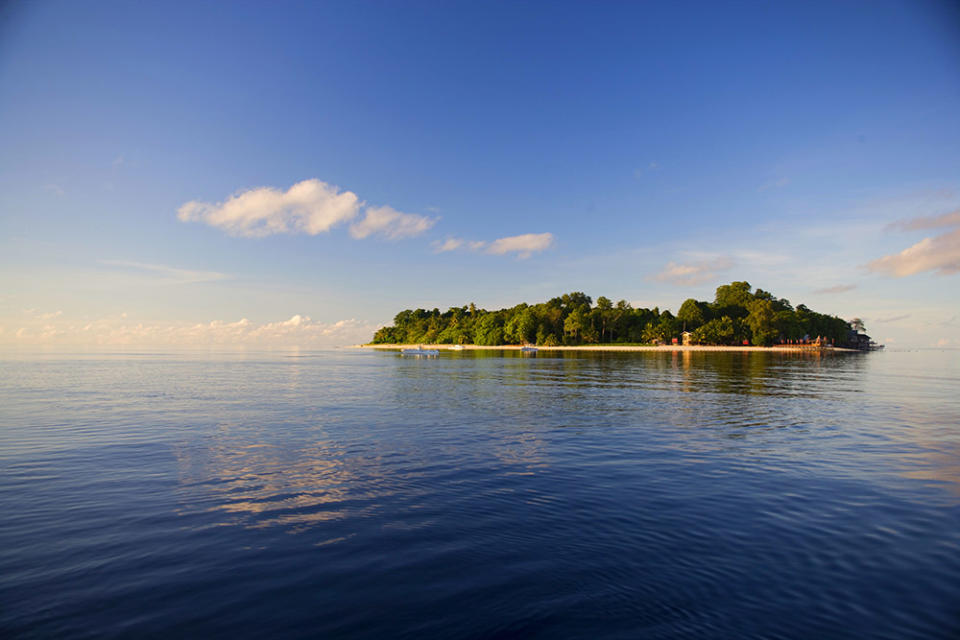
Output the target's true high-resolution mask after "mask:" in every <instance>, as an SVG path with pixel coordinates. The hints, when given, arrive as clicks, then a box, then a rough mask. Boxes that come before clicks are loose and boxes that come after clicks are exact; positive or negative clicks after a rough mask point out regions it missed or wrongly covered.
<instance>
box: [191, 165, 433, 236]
mask: <svg viewBox="0 0 960 640" xmlns="http://www.w3.org/2000/svg"><path fill="white" fill-rule="evenodd" d="M361 210H362V211H364V214H365V215H364V217H363V218H362V219H361V220H359V221H358V222H355V223H354V224H353V225H352V226H351V228H350V235H351V236H353V237H354V238H357V239H361V238H367V237H369V236H373V235H377V236H381V237H384V238H387V239H390V240H395V239H399V238H408V237H413V236H417V235H420V234H421V233H423V232H425V231H427V230H428V229H430V227H432V226H433V225H434V223H436V221H437V219H436V218H429V217H427V216H421V215H417V214H413V213H402V212H400V211H397V210H396V209H394V208H392V207H389V206H367V205H366V203H365V202H363V201H362V200H361V199H360V197H359V196H357V194H355V193H354V192H352V191H347V190H341V189H340V187H337V186H335V185H331V184H328V183H326V182H323V181H322V180H318V179H316V178H311V179H309V180H303V181H301V182H298V183H296V184H294V185H293V186H291V187H290V188H289V189H287V190H286V191H282V190H280V189H277V188H274V187H257V188H254V189H247V190H245V191H239V192H237V193H235V194H233V195H232V196H230V197H229V198H227V199H226V200H224V201H222V202H215V203H214V202H201V201H199V200H191V201H189V202H186V203H184V204H183V205H181V206H180V208H179V209H177V218H178V219H179V220H180V221H182V222H201V223H203V224H207V225H209V226H211V227H215V228H218V229H222V230H223V231H226V232H227V233H228V234H230V235H232V236H238V237H244V238H262V237H265V236H271V235H276V234H306V235H311V236H315V235H318V234H321V233H327V232H329V231H330V230H331V229H332V228H334V227H335V226H337V225H340V224H345V223H348V222H350V221H352V220H355V219H356V218H357V216H358V215H359V214H360V212H361Z"/></svg>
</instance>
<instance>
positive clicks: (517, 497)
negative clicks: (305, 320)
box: [0, 351, 960, 638]
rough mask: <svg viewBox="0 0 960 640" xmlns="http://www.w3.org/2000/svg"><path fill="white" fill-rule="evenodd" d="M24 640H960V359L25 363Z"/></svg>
mask: <svg viewBox="0 0 960 640" xmlns="http://www.w3.org/2000/svg"><path fill="white" fill-rule="evenodd" d="M0 634H2V635H4V636H5V637H50V636H57V637H92V636H96V637H110V636H137V637H144V636H156V637H214V636H220V637H227V636H229V637H338V638H339V637H343V638H385V637H408V638H422V637H451V638H487V637H509V636H524V637H543V638H566V637H570V638H603V637H622V638H638V637H644V638H673V637H697V638H709V637H716V638H721V637H722V638H726V637H740V638H744V637H775V638H811V637H831V638H844V637H848V638H864V637H869V638H911V637H915V638H955V637H958V636H960V353H958V352H949V351H942V352H899V353H898V352H888V353H871V354H853V355H832V356H824V357H816V356H811V355H807V356H802V355H778V354H769V353H768V354H756V353H754V354H743V353H732V354H731V353H695V354H693V353H652V354H651V353H634V354H609V353H606V354H573V353H571V354H566V355H564V356H562V357H554V356H549V355H546V354H544V353H543V352H541V353H540V354H537V355H536V356H534V357H524V356H520V355H519V354H515V353H500V352H488V353H474V352H463V353H445V354H443V355H442V356H441V357H440V358H437V359H430V360H410V359H404V358H400V357H398V356H397V355H395V354H393V353H371V352H361V351H343V352H323V353H315V352H292V353H243V354H236V353H234V354H209V353H202V354H189V353H177V354H160V353H130V354H122V355H121V354H85V355H49V354H48V355H9V354H7V355H5V356H0Z"/></svg>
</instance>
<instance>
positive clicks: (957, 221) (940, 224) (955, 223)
mask: <svg viewBox="0 0 960 640" xmlns="http://www.w3.org/2000/svg"><path fill="white" fill-rule="evenodd" d="M953 227H960V209H957V210H956V211H950V212H948V213H944V214H942V215H939V216H922V217H920V218H914V219H912V220H899V221H897V222H894V223H893V224H891V225H890V226H889V228H890V229H899V230H901V231H916V230H918V229H950V228H953Z"/></svg>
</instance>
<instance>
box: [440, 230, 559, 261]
mask: <svg viewBox="0 0 960 640" xmlns="http://www.w3.org/2000/svg"><path fill="white" fill-rule="evenodd" d="M553 240H554V238H553V234H552V233H524V234H521V235H519V236H507V237H505V238H497V239H496V240H493V241H492V242H486V241H483V240H476V241H471V240H464V239H463V238H447V239H446V240H438V241H437V242H434V243H433V247H434V250H435V251H436V252H437V253H443V252H446V251H457V250H460V249H466V250H470V251H482V252H483V253H488V254H490V255H498V256H502V255H506V254H509V253H513V254H516V256H517V257H518V258H520V259H521V260H523V259H526V258H529V257H530V256H532V255H533V254H534V253H539V252H541V251H545V250H546V249H549V248H550V247H552V246H553Z"/></svg>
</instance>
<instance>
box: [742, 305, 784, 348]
mask: <svg viewBox="0 0 960 640" xmlns="http://www.w3.org/2000/svg"><path fill="white" fill-rule="evenodd" d="M747 308H748V309H749V311H750V313H749V315H747V326H749V327H750V332H751V333H752V334H753V335H752V338H753V344H756V345H760V346H763V347H768V346H770V345H771V344H773V340H774V339H775V338H776V337H777V329H776V327H775V326H774V319H775V315H774V311H773V303H772V302H771V300H770V298H758V299H756V300H754V301H753V302H751V303H750V304H749V305H748V307H747Z"/></svg>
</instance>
